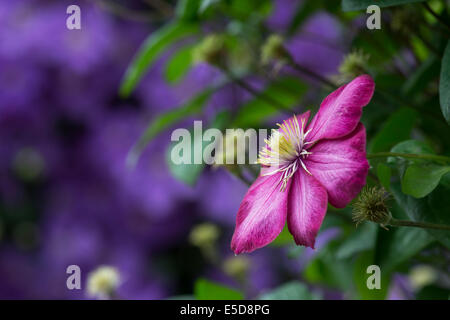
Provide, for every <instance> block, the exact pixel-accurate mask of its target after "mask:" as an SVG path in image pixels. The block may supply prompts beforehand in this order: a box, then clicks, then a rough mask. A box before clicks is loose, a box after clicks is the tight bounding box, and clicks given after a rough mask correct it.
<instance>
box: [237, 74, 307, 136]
mask: <svg viewBox="0 0 450 320" xmlns="http://www.w3.org/2000/svg"><path fill="white" fill-rule="evenodd" d="M306 89H307V87H306V86H305V85H304V84H303V83H302V82H301V81H299V80H298V79H297V78H294V77H284V78H281V79H278V80H276V81H274V82H272V83H271V84H269V85H268V86H267V87H266V88H265V89H264V90H263V91H262V94H261V95H260V96H259V97H255V98H253V99H251V100H250V101H249V102H247V103H246V104H244V105H243V106H241V108H240V110H239V113H238V114H237V116H236V118H235V120H234V123H233V126H234V127H236V128H247V127H252V126H259V125H261V124H262V123H263V122H264V120H266V119H267V118H268V117H269V116H273V115H274V114H276V113H277V112H280V106H281V107H283V108H282V109H281V111H282V112H289V111H288V110H293V107H294V106H295V104H297V103H298V102H299V100H300V98H301V97H302V96H303V94H304V93H305V92H306ZM266 96H269V97H273V98H274V99H275V100H276V101H277V102H278V103H279V105H280V106H275V105H274V104H272V103H270V102H269V101H267V99H266V98H265V97H266ZM292 112H293V111H290V112H289V113H292Z"/></svg>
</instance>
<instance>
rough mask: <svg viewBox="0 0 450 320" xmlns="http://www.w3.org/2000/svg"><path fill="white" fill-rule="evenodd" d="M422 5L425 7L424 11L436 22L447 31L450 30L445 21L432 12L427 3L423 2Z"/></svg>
mask: <svg viewBox="0 0 450 320" xmlns="http://www.w3.org/2000/svg"><path fill="white" fill-rule="evenodd" d="M422 5H423V6H424V7H425V9H426V10H427V11H428V12H429V13H430V14H431V15H432V16H433V17H435V18H436V20H437V21H438V22H439V23H440V24H442V25H443V26H444V27H445V28H447V30H450V25H449V24H448V22H447V21H445V20H444V19H443V18H442V17H441V16H440V15H438V14H437V13H436V12H434V10H433V9H432V8H431V7H430V6H429V4H428V3H426V2H423V3H422Z"/></svg>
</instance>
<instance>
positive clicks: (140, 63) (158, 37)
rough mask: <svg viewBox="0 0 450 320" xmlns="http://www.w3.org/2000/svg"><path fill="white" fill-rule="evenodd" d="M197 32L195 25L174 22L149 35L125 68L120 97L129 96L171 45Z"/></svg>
mask: <svg viewBox="0 0 450 320" xmlns="http://www.w3.org/2000/svg"><path fill="white" fill-rule="evenodd" d="M197 30H198V26H197V25H194V24H185V23H180V22H177V21H175V22H171V23H169V24H167V25H165V26H164V27H162V28H160V29H158V30H156V31H155V32H153V33H152V34H150V36H149V37H148V38H147V39H146V40H145V42H144V43H143V44H142V46H141V47H140V48H139V51H138V52H137V54H136V55H135V57H134V58H133V61H131V63H130V65H129V66H128V68H127V71H126V73H125V76H124V78H123V80H122V84H121V87H120V95H121V96H123V97H127V96H129V95H130V94H131V92H132V91H133V90H134V88H135V87H136V86H137V84H138V83H139V81H140V80H141V78H142V76H143V75H144V73H145V72H146V71H147V70H148V68H150V67H151V65H152V64H153V63H154V62H155V61H156V59H157V58H159V57H160V56H161V54H162V53H163V52H164V51H165V50H166V49H167V48H168V47H169V46H170V45H171V44H172V43H174V42H175V41H178V40H180V39H181V38H184V37H187V36H190V35H192V34H194V33H196V32H197Z"/></svg>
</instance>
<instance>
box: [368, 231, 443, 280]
mask: <svg viewBox="0 0 450 320" xmlns="http://www.w3.org/2000/svg"><path fill="white" fill-rule="evenodd" d="M433 241H435V239H434V238H433V237H432V236H430V235H429V234H428V232H426V231H425V230H423V229H418V228H408V227H398V228H395V227H392V228H391V230H389V231H386V230H384V229H380V230H379V236H378V240H377V249H376V250H377V257H376V259H375V264H377V265H379V266H380V268H381V270H382V271H383V272H387V273H390V272H393V271H394V270H395V268H397V267H398V266H400V265H401V264H402V263H404V262H406V261H408V259H410V258H411V257H413V256H415V255H416V254H417V253H419V252H420V251H422V250H423V249H424V248H426V247H427V246H428V245H429V244H431V243H432V242H433Z"/></svg>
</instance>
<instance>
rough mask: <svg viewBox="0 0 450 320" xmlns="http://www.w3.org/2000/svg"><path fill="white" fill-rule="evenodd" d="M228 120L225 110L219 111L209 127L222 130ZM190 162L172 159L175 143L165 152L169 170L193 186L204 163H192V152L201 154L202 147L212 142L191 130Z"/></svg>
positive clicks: (204, 165) (227, 113)
mask: <svg viewBox="0 0 450 320" xmlns="http://www.w3.org/2000/svg"><path fill="white" fill-rule="evenodd" d="M229 121H230V114H229V112H227V111H224V112H221V113H219V114H218V115H217V116H216V118H215V119H214V122H213V124H212V125H211V126H210V128H216V129H219V130H222V129H224V128H225V127H226V125H227V124H228V123H229ZM190 138H191V163H190V164H185V163H181V164H175V163H173V161H172V158H171V155H172V148H173V147H174V146H175V145H176V144H175V143H173V144H172V145H171V146H170V148H169V149H168V152H167V163H168V166H169V171H170V173H171V174H172V176H174V177H175V178H176V179H178V180H180V181H182V182H184V183H186V184H187V185H190V186H194V185H195V183H196V182H197V180H198V177H199V176H200V174H201V173H202V172H203V169H204V168H205V167H206V164H205V163H203V162H202V163H198V164H195V163H194V152H201V153H202V155H203V150H204V148H205V147H206V146H207V145H209V144H210V143H213V142H211V141H203V136H201V135H200V136H196V135H195V134H193V133H192V132H191V135H190ZM196 146H201V149H200V150H196Z"/></svg>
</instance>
